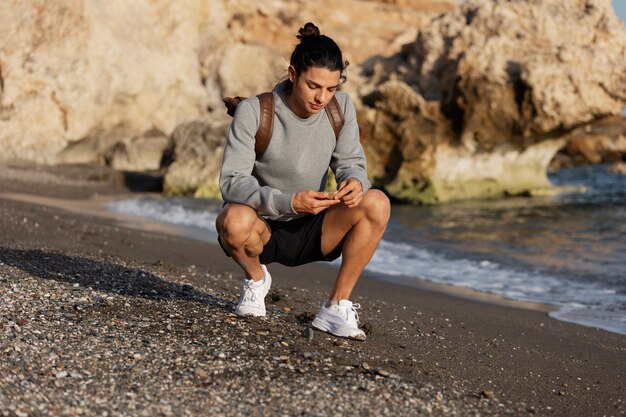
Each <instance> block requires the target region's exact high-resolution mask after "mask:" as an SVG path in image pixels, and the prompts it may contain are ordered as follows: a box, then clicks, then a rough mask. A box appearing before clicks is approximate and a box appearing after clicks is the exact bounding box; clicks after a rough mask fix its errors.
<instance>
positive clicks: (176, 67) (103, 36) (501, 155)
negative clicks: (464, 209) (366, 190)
mask: <svg viewBox="0 0 626 417" xmlns="http://www.w3.org/2000/svg"><path fill="white" fill-rule="evenodd" d="M455 4H456V2H454V1H451V0H379V1H359V0H346V1H345V2H341V3H336V2H331V1H330V0H320V1H318V2H301V1H298V2H295V1H276V2H270V3H258V2H256V1H253V0H242V1H238V2H232V1H227V0H208V1H205V0H184V1H180V2H164V3H162V2H154V1H150V0H136V1H133V2H132V4H129V3H128V2H123V1H121V0H112V1H105V0H91V1H87V0H77V1H70V0H60V1H55V2H38V1H35V0H26V1H24V2H16V1H4V2H1V3H0V39H1V40H2V41H1V43H0V146H2V147H3V150H4V152H3V154H2V155H1V156H0V160H6V159H14V158H19V159H25V160H30V161H36V162H43V163H84V162H91V163H99V164H107V165H110V166H113V167H116V168H117V169H120V170H130V171H136V170H155V169H158V168H159V167H160V169H161V170H162V172H164V173H165V188H166V191H167V192H168V193H187V194H195V195H213V194H215V192H216V190H217V188H216V186H217V170H216V167H217V164H219V161H220V160H221V153H220V152H221V150H222V149H223V140H224V138H225V132H226V129H227V126H228V123H229V122H230V119H229V118H228V117H227V116H226V115H225V112H224V110H223V105H222V102H221V99H222V97H223V96H224V95H245V96H249V95H252V94H255V93H257V92H259V91H265V90H268V89H270V88H271V87H272V86H273V85H274V84H275V83H276V82H278V81H279V80H280V79H281V78H282V77H283V76H284V75H285V68H286V63H287V59H288V57H289V53H290V52H291V50H292V49H293V46H294V44H295V43H296V39H295V37H294V34H295V33H296V32H297V29H298V28H299V27H300V26H301V25H302V24H303V23H304V22H305V21H307V20H312V21H315V22H316V23H317V24H319V26H320V27H321V28H322V31H323V32H325V33H327V34H329V35H330V36H333V37H334V38H335V39H336V40H337V41H338V42H339V43H340V44H341V45H342V47H343V49H344V52H345V56H346V58H347V59H348V60H350V61H351V62H352V63H353V65H351V66H350V67H349V72H348V76H349V80H350V81H349V83H348V84H347V85H346V86H345V90H346V91H348V92H350V93H351V94H352V95H353V97H354V98H355V101H356V103H357V107H358V108H357V110H358V113H359V120H360V124H361V127H362V136H363V137H362V140H363V144H364V147H365V150H366V153H367V156H368V160H369V167H370V175H371V177H372V180H373V182H374V184H376V185H378V186H380V187H382V188H384V189H386V190H387V191H388V192H389V193H390V194H391V195H393V196H395V197H397V198H399V199H402V200H407V201H415V202H440V201H449V200H454V199H461V198H471V197H484V196H491V195H501V194H503V193H505V194H507V193H508V194H516V193H529V192H530V193H532V192H536V191H537V190H539V191H542V190H545V189H549V188H550V184H549V182H548V180H547V178H546V168H547V166H548V164H549V163H550V160H551V159H552V156H553V155H554V154H555V153H556V152H557V151H558V150H559V149H561V148H563V147H566V146H567V148H568V149H570V148H571V149H573V148H574V147H575V145H574V144H575V143H578V144H579V145H576V146H577V148H576V149H579V152H580V153H581V154H583V153H586V155H587V156H589V155H591V157H590V158H591V159H592V160H593V158H594V156H593V155H592V152H590V151H589V149H590V146H589V145H588V141H589V135H587V136H584V135H583V136H575V135H573V133H571V132H574V131H577V132H581V131H582V132H583V133H584V132H586V130H585V129H588V128H587V127H586V126H588V125H589V126H591V129H592V131H594V132H596V130H595V127H594V126H595V124H596V123H598V120H602V119H603V118H605V117H607V116H610V115H615V114H618V113H620V112H621V110H622V109H623V107H624V105H625V104H626V60H624V59H623V58H624V56H626V29H624V26H623V24H622V23H621V22H620V21H619V20H618V19H617V18H616V17H615V16H614V13H613V11H612V9H611V7H610V0H571V1H568V2H562V1H559V0H545V1H538V0H518V1H515V2H511V1H505V0H468V1H465V2H464V3H463V4H462V5H460V6H458V7H455ZM328 10H332V13H328ZM442 12H447V13H445V14H442V15H439V16H438V17H437V18H435V19H434V20H430V19H432V18H433V17H435V16H437V15H438V14H440V13H442ZM424 25H426V26H424ZM420 28H421V31H420V32H418V30H419V29H420ZM397 51H399V52H397ZM355 63H358V64H359V65H355ZM580 129H583V130H580ZM605 131H606V130H605ZM596 136H597V135H596ZM607 137H608V139H606V140H604V142H606V143H605V146H604V148H605V149H608V150H609V153H610V152H613V150H615V149H618V148H619V149H621V148H620V146H621V145H619V144H616V141H615V140H614V138H613V136H610V135H609V136H607ZM220 141H222V142H220ZM594 149H596V148H594ZM596 150H597V149H596ZM616 152H617V151H616ZM164 153H165V155H164ZM603 155H604V154H603ZM606 155H608V154H606ZM601 158H604V156H602V157H601Z"/></svg>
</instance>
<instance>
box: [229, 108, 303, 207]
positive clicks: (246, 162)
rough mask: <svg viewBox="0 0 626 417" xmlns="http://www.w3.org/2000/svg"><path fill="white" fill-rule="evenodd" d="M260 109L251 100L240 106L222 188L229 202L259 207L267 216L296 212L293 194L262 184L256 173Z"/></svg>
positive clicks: (234, 124) (230, 140)
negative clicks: (254, 170) (292, 203)
mask: <svg viewBox="0 0 626 417" xmlns="http://www.w3.org/2000/svg"><path fill="white" fill-rule="evenodd" d="M259 123H260V121H259V111H256V110H255V108H254V107H253V106H252V104H250V102H249V101H248V100H246V101H242V102H241V103H239V105H238V106H237V110H236V112H235V117H234V119H233V122H232V124H231V125H230V130H229V132H228V138H227V140H226V147H225V148H224V159H223V160H222V167H221V170H220V190H221V192H222V198H223V199H224V201H225V202H227V203H240V204H245V205H247V206H250V207H252V208H253V209H255V210H256V211H257V212H259V214H261V215H263V216H279V215H283V214H296V213H295V211H294V209H293V207H292V205H291V199H292V197H293V194H289V193H283V192H282V191H280V190H278V189H276V188H272V187H268V186H261V185H260V184H259V182H258V181H257V179H256V178H255V177H254V176H253V175H252V171H253V169H254V163H255V161H256V155H255V152H254V145H255V138H254V136H255V135H256V131H257V129H258V126H259Z"/></svg>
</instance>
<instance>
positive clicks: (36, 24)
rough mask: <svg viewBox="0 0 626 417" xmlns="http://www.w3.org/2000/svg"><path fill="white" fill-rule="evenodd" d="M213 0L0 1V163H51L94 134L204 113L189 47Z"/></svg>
mask: <svg viewBox="0 0 626 417" xmlns="http://www.w3.org/2000/svg"><path fill="white" fill-rule="evenodd" d="M221 10H222V7H221V2H220V1H219V0H208V1H207V0H185V1H176V2H153V1H149V0H136V1H132V2H127V1H123V0H92V1H87V0H76V1H75V0H59V1H52V2H41V1H35V0H26V1H21V2H17V1H2V2H0V39H2V42H1V43H0V80H1V82H0V91H1V96H0V146H1V147H2V149H3V153H2V156H1V157H0V158H2V159H12V158H21V159H27V160H33V161H37V162H44V163H52V162H56V157H57V155H58V154H59V152H60V151H61V150H62V149H64V148H65V147H66V146H67V145H68V144H70V143H72V142H75V141H77V140H80V139H82V138H86V137H87V136H88V135H90V134H91V133H93V132H95V131H100V132H109V133H111V132H113V133H116V134H118V135H119V137H120V139H123V138H124V137H127V136H139V135H141V133H143V132H145V131H149V130H150V129H158V130H160V131H162V132H167V133H168V134H169V133H170V132H172V131H173V129H174V127H175V126H177V125H178V124H180V123H182V122H183V121H186V120H189V119H193V118H195V117H197V116H198V115H200V114H202V113H203V112H204V111H205V107H206V105H207V97H206V94H205V90H204V87H203V85H202V83H201V82H200V76H199V74H200V63H199V61H198V57H197V49H198V48H199V46H200V45H202V44H204V43H212V42H216V41H217V40H219V39H220V38H221V36H223V35H222V32H223V30H224V29H225V23H224V21H223V16H222V14H221Z"/></svg>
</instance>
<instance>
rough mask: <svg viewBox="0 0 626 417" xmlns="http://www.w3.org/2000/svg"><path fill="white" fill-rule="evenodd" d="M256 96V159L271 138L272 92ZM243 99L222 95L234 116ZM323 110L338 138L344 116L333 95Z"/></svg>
mask: <svg viewBox="0 0 626 417" xmlns="http://www.w3.org/2000/svg"><path fill="white" fill-rule="evenodd" d="M257 97H258V98H259V103H260V104H261V122H260V123H259V128H258V130H257V131H256V135H254V139H255V143H254V152H255V153H256V159H257V160H258V159H260V158H261V156H263V154H264V153H265V150H266V149H267V146H268V145H269V144H270V139H271V138H272V130H273V128H274V94H272V93H271V92H270V93H261V94H259V95H258V96H257ZM245 99H246V97H239V96H237V97H224V104H225V105H226V111H227V113H228V114H229V115H230V116H234V115H235V109H236V108H237V105H238V104H239V103H241V102H242V101H243V100H245ZM324 110H326V116H328V120H330V124H331V126H332V127H333V130H334V131H335V140H337V139H339V133H340V132H341V129H342V128H343V125H344V123H345V117H344V115H343V112H342V111H341V107H339V102H338V101H337V98H336V97H335V96H333V98H332V100H331V101H330V102H329V103H328V104H327V105H326V106H325V107H324Z"/></svg>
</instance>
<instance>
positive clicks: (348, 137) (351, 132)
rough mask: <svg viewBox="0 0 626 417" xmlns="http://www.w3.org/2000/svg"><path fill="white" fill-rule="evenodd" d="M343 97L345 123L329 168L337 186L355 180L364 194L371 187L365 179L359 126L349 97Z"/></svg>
mask: <svg viewBox="0 0 626 417" xmlns="http://www.w3.org/2000/svg"><path fill="white" fill-rule="evenodd" d="M345 97H346V102H345V103H346V104H345V108H344V116H345V120H346V121H345V123H344V125H343V129H341V133H340V134H339V138H338V139H337V145H336V146H335V151H334V152H333V156H332V159H331V161H330V168H331V169H332V170H333V172H334V173H335V178H336V179H337V184H339V183H341V182H342V181H344V180H347V179H348V178H356V179H357V180H359V181H360V182H361V185H362V186H363V192H364V193H365V192H366V191H367V190H369V189H370V187H371V184H370V182H369V180H368V178H367V163H366V161H365V153H364V152H363V147H362V146H361V142H360V141H359V125H358V123H357V120H356V110H355V109H354V104H353V103H352V99H351V98H350V96H349V95H347V94H346V95H345Z"/></svg>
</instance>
